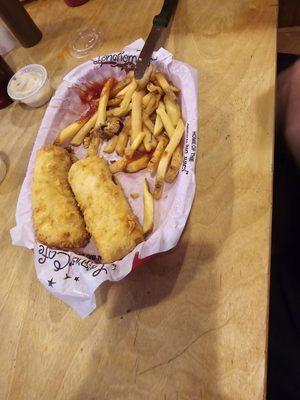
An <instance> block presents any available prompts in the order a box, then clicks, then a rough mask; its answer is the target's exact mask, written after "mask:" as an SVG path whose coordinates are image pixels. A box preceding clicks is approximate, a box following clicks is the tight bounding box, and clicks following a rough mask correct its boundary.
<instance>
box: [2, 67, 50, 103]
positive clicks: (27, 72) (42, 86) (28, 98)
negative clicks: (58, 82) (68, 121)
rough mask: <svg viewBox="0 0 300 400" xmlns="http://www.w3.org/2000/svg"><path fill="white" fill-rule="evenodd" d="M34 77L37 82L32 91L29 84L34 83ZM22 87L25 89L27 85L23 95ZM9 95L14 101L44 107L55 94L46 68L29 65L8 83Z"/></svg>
mask: <svg viewBox="0 0 300 400" xmlns="http://www.w3.org/2000/svg"><path fill="white" fill-rule="evenodd" d="M33 77H34V79H35V80H36V82H35V83H34V84H33V85H32V90H30V85H29V84H30V83H32V79H33ZM30 80H31V82H30ZM19 83H20V85H19ZM27 84H28V85H29V86H28V85H27ZM22 85H23V87H24V85H25V89H24V90H23V93H22ZM26 85H27V87H26ZM18 86H20V88H18ZM7 93H8V95H9V97H11V98H12V99H13V100H15V101H19V102H21V103H24V104H27V105H28V106H30V107H40V106H42V105H44V104H45V103H47V102H48V101H49V100H50V98H51V96H52V93H53V88H52V87H51V84H50V81H49V78H48V73H47V70H46V68H45V67H44V66H43V65H40V64H29V65H26V66H25V67H23V68H21V69H19V70H18V71H17V72H16V73H15V74H14V75H13V76H12V77H11V79H10V81H9V82H8V85H7Z"/></svg>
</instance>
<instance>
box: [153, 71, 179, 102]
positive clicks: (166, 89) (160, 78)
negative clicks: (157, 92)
mask: <svg viewBox="0 0 300 400" xmlns="http://www.w3.org/2000/svg"><path fill="white" fill-rule="evenodd" d="M155 79H156V80H157V83H158V84H159V86H160V87H161V88H162V90H163V91H164V92H165V93H166V95H167V96H169V97H170V99H172V100H173V101H176V95H175V94H174V92H173V90H172V89H171V87H170V84H169V82H168V81H167V80H166V78H165V76H164V74H162V73H161V72H156V74H155Z"/></svg>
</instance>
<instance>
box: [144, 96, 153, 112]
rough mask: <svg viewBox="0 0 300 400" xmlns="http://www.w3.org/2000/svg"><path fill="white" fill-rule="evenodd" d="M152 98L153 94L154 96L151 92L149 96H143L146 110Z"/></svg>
mask: <svg viewBox="0 0 300 400" xmlns="http://www.w3.org/2000/svg"><path fill="white" fill-rule="evenodd" d="M152 97H153V94H152V93H151V92H149V93H147V94H145V95H144V96H143V100H142V103H143V107H144V108H146V107H147V105H148V103H149V101H150V99H151V98H152Z"/></svg>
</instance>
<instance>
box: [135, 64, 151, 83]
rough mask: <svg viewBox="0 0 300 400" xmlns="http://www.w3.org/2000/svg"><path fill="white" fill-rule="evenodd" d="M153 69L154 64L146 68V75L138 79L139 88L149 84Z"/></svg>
mask: <svg viewBox="0 0 300 400" xmlns="http://www.w3.org/2000/svg"><path fill="white" fill-rule="evenodd" d="M152 71H153V67H152V65H149V67H148V68H147V69H146V71H145V73H144V76H143V77H142V78H141V79H139V80H138V81H137V84H138V88H139V89H144V88H145V87H146V86H147V84H148V82H149V80H150V77H151V74H152Z"/></svg>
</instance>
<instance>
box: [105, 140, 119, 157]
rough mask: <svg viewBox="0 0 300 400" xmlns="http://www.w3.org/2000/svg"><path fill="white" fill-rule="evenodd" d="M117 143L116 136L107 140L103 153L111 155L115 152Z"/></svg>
mask: <svg viewBox="0 0 300 400" xmlns="http://www.w3.org/2000/svg"><path fill="white" fill-rule="evenodd" d="M117 143H118V136H113V137H112V138H110V139H109V141H108V142H107V144H106V146H105V147H104V149H103V151H104V152H105V153H113V152H114V151H115V148H116V145H117Z"/></svg>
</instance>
